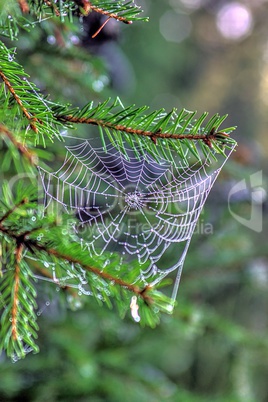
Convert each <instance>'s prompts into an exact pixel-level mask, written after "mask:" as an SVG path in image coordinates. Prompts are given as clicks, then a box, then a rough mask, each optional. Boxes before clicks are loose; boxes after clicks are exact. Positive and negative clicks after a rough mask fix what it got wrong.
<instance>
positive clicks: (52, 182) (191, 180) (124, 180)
mask: <svg viewBox="0 0 268 402" xmlns="http://www.w3.org/2000/svg"><path fill="white" fill-rule="evenodd" d="M75 142H76V143H75V145H67V146H66V151H67V152H66V156H65V160H64V162H63V164H62V166H61V167H60V168H59V169H58V170H56V171H55V172H48V171H47V170H45V169H43V168H41V167H40V168H39V173H40V178H41V183H42V187H43V189H44V192H45V198H44V205H45V209H47V208H49V207H50V206H51V204H52V201H53V200H54V201H56V205H58V206H60V207H61V208H63V209H64V210H65V211H67V212H68V213H70V214H72V215H73V216H76V218H78V221H75V223H74V224H73V226H72V228H73V230H74V231H75V233H76V234H77V235H78V236H79V238H80V239H81V245H82V247H87V249H88V251H89V253H90V254H91V255H99V254H102V253H103V252H104V251H118V252H120V253H121V255H122V259H124V260H126V261H129V260H131V259H133V258H135V259H137V260H138V262H139V264H140V276H139V278H137V279H142V280H143V282H144V284H148V283H150V284H152V285H154V284H156V283H158V282H159V281H161V280H162V279H163V278H164V277H165V276H167V275H168V274H170V273H172V272H176V271H177V273H175V279H174V287H173V293H172V299H173V300H174V299H175V298H176V294H177V291H178V286H179V281H180V276H181V271H182V267H183V263H184V259H185V256H186V253H187V250H188V247H189V244H190V240H191V237H192V235H193V232H194V229H195V226H196V224H197V221H198V217H199V215H200V212H201V210H202V208H203V206H204V203H205V201H206V198H207V196H208V194H209V192H210V190H211V187H212V185H213V183H214V181H215V180H216V178H217V176H218V174H219V172H220V170H221V168H222V166H223V165H224V163H225V162H226V160H227V158H228V156H227V157H226V156H225V157H223V156H221V155H217V159H218V161H217V162H214V161H213V163H212V162H211V161H210V160H205V161H203V162H202V163H200V162H197V163H195V164H194V165H191V166H190V165H187V166H185V164H184V165H182V163H180V162H174V161H173V162H170V161H167V160H164V159H163V160H161V161H160V162H156V161H155V160H154V159H153V158H152V156H150V155H146V156H145V157H144V155H143V156H139V157H138V155H135V154H134V153H133V151H131V149H130V148H126V149H127V154H126V155H124V154H123V153H120V152H118V151H117V150H116V149H115V148H114V147H113V146H112V145H111V144H109V145H107V147H106V149H105V150H104V149H103V147H93V146H92V145H91V141H90V140H85V139H77V138H76V140H75ZM172 243H176V246H175V247H174V254H176V256H178V258H177V260H176V261H175V263H174V261H173V260H174V256H172V263H169V261H168V259H167V257H165V251H166V250H167V248H168V247H169V246H170V245H171V244H172ZM172 276H173V278H174V274H172Z"/></svg>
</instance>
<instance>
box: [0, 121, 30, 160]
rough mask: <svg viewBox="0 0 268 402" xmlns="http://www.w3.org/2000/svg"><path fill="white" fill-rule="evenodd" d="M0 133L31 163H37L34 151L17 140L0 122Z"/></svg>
mask: <svg viewBox="0 0 268 402" xmlns="http://www.w3.org/2000/svg"><path fill="white" fill-rule="evenodd" d="M1 133H2V134H4V135H5V136H6V137H7V138H8V139H9V140H10V141H11V142H12V144H13V145H14V146H15V147H16V148H17V149H18V151H19V152H20V153H21V154H22V155H23V156H24V157H25V158H26V159H28V161H29V162H30V164H31V165H36V163H37V156H36V154H35V153H34V152H31V151H29V150H28V148H27V147H26V146H25V145H24V144H22V143H21V142H19V141H17V140H16V138H15V137H14V135H13V134H12V133H11V132H10V131H9V130H8V128H7V127H6V126H4V125H3V124H1V123H0V134H1Z"/></svg>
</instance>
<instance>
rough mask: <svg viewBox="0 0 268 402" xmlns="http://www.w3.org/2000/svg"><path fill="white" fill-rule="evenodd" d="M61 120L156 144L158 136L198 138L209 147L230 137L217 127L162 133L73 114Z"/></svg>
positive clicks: (174, 138) (163, 137) (165, 137)
mask: <svg viewBox="0 0 268 402" xmlns="http://www.w3.org/2000/svg"><path fill="white" fill-rule="evenodd" d="M60 120H63V121H68V122H72V123H81V124H92V125H97V126H101V127H107V128H109V129H111V130H117V131H122V132H125V133H127V134H133V135H139V136H144V137H150V138H151V140H152V141H153V142H154V143H155V144H156V141H157V139H158V138H162V139H173V140H197V141H203V142H204V143H205V144H206V145H208V146H209V147H211V146H212V143H211V141H216V140H219V138H221V139H224V138H228V137H229V134H227V133H223V132H216V130H215V127H214V128H213V129H212V130H211V131H210V132H209V133H208V134H193V133H185V134H184V133H180V134H174V133H162V132H161V130H158V131H156V132H153V131H147V130H140V129H136V128H131V127H127V126H124V125H121V124H112V123H109V122H105V121H104V120H98V119H92V118H86V117H74V116H71V115H66V116H60Z"/></svg>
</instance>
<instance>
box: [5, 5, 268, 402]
mask: <svg viewBox="0 0 268 402" xmlns="http://www.w3.org/2000/svg"><path fill="white" fill-rule="evenodd" d="M137 3H138V4H140V5H141V6H142V8H143V9H144V11H145V14H146V15H148V16H149V17H150V22H149V23H141V22H138V23H134V24H133V25H131V26H125V25H123V26H122V24H118V23H115V22H114V21H109V23H108V24H107V25H106V27H105V28H104V29H103V31H102V32H101V33H100V35H99V36H97V38H96V39H95V40H94V41H93V40H92V39H90V37H89V36H88V31H89V32H91V33H94V27H95V25H96V26H98V24H99V20H98V18H97V17H96V16H93V15H92V16H91V17H90V18H91V19H89V20H88V21H85V22H84V30H83V31H81V30H80V28H79V26H78V25H77V29H76V31H75V32H74V31H73V27H72V26H70V29H69V30H68V29H67V30H66V31H65V32H64V33H62V32H61V29H60V25H58V26H57V24H55V23H52V22H50V21H49V20H48V21H44V22H43V23H42V28H40V27H36V29H35V30H33V31H32V32H31V33H30V34H22V35H21V37H20V39H19V42H18V43H17V44H16V46H17V47H18V58H19V60H20V61H21V62H23V63H24V65H25V69H26V71H27V72H28V73H30V74H31V77H32V79H33V80H34V81H35V82H36V84H37V85H38V86H39V87H40V88H41V89H42V90H43V91H44V92H47V93H49V94H50V95H51V98H52V99H62V100H65V101H66V100H69V101H71V102H72V103H73V104H74V105H76V104H79V105H82V104H84V103H86V102H87V101H89V100H91V99H97V100H103V99H105V98H106V97H107V96H116V95H119V96H120V97H121V98H122V100H123V102H124V104H125V105H129V104H131V103H135V104H136V105H137V106H141V105H143V104H147V105H149V106H151V107H152V108H160V107H164V108H166V109H167V110H169V109H170V108H172V107H177V108H178V109H180V108H182V107H184V108H186V109H189V110H197V111H198V113H199V114H201V113H202V112H204V111H208V112H209V113H210V114H211V115H212V114H214V113H216V112H218V113H220V114H225V113H228V114H229V118H228V120H227V125H228V126H232V125H237V126H238V128H237V131H236V132H235V138H236V139H237V141H238V144H239V146H238V148H237V150H236V152H235V153H234V154H233V155H232V157H231V159H230V160H229V161H228V163H227V165H226V166H225V167H224V170H223V172H222V173H221V175H220V177H219V178H218V181H217V182H216V184H215V186H214V188H213V190H212V192H211V194H210V196H209V198H208V201H207V203H206V206H205V211H204V212H203V213H202V215H201V218H200V222H199V224H198V226H197V230H196V233H195V234H194V236H193V239H192V243H191V246H190V250H189V252H188V255H187V257H186V262H185V265H184V271H183V275H182V280H181V285H180V289H179V293H178V297H177V302H178V303H177V306H176V309H175V311H174V314H173V315H172V316H163V317H162V320H161V324H160V325H159V326H158V327H157V328H155V329H149V328H142V327H140V326H139V325H138V324H136V323H134V322H133V321H132V320H131V319H130V318H129V317H127V318H126V319H125V320H121V319H120V318H118V315H117V312H116V311H110V310H108V309H107V308H105V307H104V308H100V307H99V306H97V305H96V303H95V302H94V301H93V300H92V299H90V298H88V299H86V300H85V305H84V307H83V308H82V309H80V310H78V311H71V310H70V309H68V308H66V306H65V304H64V301H63V299H64V295H60V292H57V289H55V287H51V288H50V289H47V293H44V292H43V290H42V288H43V284H42V283H41V282H40V283H39V287H40V297H39V300H38V302H39V306H40V307H39V308H40V310H39V313H40V318H39V325H40V332H39V340H38V343H39V345H40V349H41V351H40V353H39V354H38V355H32V354H31V353H30V354H29V355H28V356H27V357H26V359H25V360H23V361H18V362H16V363H12V362H9V361H8V360H6V358H5V357H4V356H1V357H0V378H1V381H0V401H5V402H9V401H10V402H11V401H33V402H46V401H47V402H48V401H49V402H53V401H66V402H67V401H73V402H76V401H79V402H80V401H81V402H82V401H90V402H106V401H107V402H121V401H122V402H143V401H144V402H158V401H159V402H161V401H170V402H173V401H174V402H181V401H182V402H201V401H202V402H204V401H205V402H207V401H211V402H225V401H226V402H227V401H228V402H230V401H231V402H262V401H263V402H265V401H267V400H268V382H267V378H268V331H267V329H268V325H267V324H268V253H267V245H266V242H267V240H266V239H267V201H266V189H267V163H266V158H267V153H268V148H267V143H268V141H267V138H268V136H267V124H268V113H267V110H268V24H267V20H268V3H267V1H265V0H254V1H253V0H252V1H240V2H235V1H224V0H223V1H221V0H169V1H163V0H154V1H153V0H144V1H137ZM92 30H93V32H92ZM61 40H62V41H63V44H62V45H60V41H61ZM66 44H68V46H66ZM65 47H66V48H65ZM75 55H76V56H77V57H75ZM55 77H56V79H55ZM82 129H83V130H84V131H83V135H84V134H85V133H87V132H89V131H90V134H89V135H92V129H91V128H84V127H83V128H79V130H82ZM230 192H231V193H230ZM230 194H231V196H230ZM229 196H230V198H229ZM228 199H229V202H228ZM208 225H210V226H208ZM206 228H212V231H213V233H211V230H208V231H206ZM169 253H170V254H168V255H167V258H170V259H172V258H173V257H174V255H175V253H176V247H174V248H173V249H170V250H169ZM62 296H63V297H62Z"/></svg>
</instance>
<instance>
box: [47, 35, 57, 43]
mask: <svg viewBox="0 0 268 402" xmlns="http://www.w3.org/2000/svg"><path fill="white" fill-rule="evenodd" d="M47 42H48V43H49V44H50V45H55V43H56V38H55V36H54V35H48V37H47Z"/></svg>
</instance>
